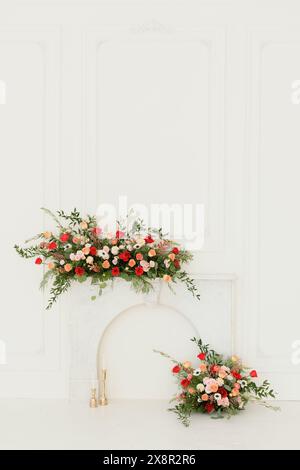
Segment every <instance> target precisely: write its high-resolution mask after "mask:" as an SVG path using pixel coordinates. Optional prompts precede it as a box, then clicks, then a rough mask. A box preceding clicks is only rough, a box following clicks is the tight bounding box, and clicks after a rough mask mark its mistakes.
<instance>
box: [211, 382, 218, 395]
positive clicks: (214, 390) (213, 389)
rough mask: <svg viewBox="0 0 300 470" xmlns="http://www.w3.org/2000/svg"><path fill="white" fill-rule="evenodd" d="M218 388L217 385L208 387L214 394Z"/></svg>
mask: <svg viewBox="0 0 300 470" xmlns="http://www.w3.org/2000/svg"><path fill="white" fill-rule="evenodd" d="M218 388H219V386H218V384H211V385H210V390H211V392H212V393H215V392H216V391H217V390H218Z"/></svg>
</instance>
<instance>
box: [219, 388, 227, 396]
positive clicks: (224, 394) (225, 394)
mask: <svg viewBox="0 0 300 470" xmlns="http://www.w3.org/2000/svg"><path fill="white" fill-rule="evenodd" d="M218 393H220V394H221V397H222V398H225V397H227V395H228V393H227V390H226V389H225V388H224V387H219V389H218Z"/></svg>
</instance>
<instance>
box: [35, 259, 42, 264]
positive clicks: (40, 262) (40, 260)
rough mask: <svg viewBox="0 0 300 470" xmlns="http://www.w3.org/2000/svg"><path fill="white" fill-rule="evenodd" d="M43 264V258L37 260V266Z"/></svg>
mask: <svg viewBox="0 0 300 470" xmlns="http://www.w3.org/2000/svg"><path fill="white" fill-rule="evenodd" d="M42 262H43V260H42V258H37V259H36V260H35V264H42Z"/></svg>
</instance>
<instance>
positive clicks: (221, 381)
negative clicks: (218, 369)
mask: <svg viewBox="0 0 300 470" xmlns="http://www.w3.org/2000/svg"><path fill="white" fill-rule="evenodd" d="M217 382H218V385H220V387H221V386H222V385H224V380H223V379H221V377H218V378H217Z"/></svg>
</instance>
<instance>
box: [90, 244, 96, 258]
mask: <svg viewBox="0 0 300 470" xmlns="http://www.w3.org/2000/svg"><path fill="white" fill-rule="evenodd" d="M96 254H97V248H96V247H95V246H91V247H90V255H92V256H95V255H96Z"/></svg>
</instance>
